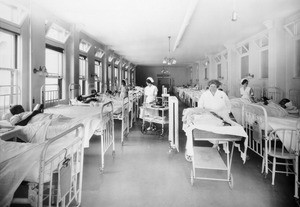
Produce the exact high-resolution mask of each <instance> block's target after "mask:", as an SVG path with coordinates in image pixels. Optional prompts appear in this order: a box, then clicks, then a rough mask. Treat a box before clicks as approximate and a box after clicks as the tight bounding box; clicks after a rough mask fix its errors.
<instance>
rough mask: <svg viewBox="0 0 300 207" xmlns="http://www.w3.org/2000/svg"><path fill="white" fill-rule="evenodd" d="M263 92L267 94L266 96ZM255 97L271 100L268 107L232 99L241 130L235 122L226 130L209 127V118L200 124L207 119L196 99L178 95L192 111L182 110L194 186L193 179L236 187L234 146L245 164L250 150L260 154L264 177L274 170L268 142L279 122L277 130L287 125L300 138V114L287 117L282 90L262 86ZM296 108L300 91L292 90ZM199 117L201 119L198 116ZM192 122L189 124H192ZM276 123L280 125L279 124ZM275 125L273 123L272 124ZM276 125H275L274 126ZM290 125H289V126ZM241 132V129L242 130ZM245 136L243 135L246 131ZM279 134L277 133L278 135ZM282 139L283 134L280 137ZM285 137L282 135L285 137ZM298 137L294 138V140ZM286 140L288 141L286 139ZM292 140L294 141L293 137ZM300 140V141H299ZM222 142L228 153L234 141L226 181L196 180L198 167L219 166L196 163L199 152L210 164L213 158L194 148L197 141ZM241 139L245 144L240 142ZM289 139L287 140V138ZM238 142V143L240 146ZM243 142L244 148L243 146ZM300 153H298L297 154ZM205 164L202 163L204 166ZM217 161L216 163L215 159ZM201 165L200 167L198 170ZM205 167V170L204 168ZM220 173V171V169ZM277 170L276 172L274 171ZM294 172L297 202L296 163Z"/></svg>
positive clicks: (291, 95)
mask: <svg viewBox="0 0 300 207" xmlns="http://www.w3.org/2000/svg"><path fill="white" fill-rule="evenodd" d="M263 91H264V93H263ZM254 93H255V96H256V97H255V98H256V99H257V100H258V99H260V98H261V97H260V96H261V94H263V96H265V97H267V98H269V99H270V101H269V103H271V104H268V105H264V104H262V103H250V102H248V101H246V100H244V99H241V98H232V99H230V102H231V112H232V114H233V117H232V120H234V122H235V123H237V124H238V125H239V127H238V128H235V127H236V124H234V123H233V122H230V120H229V121H228V120H227V121H228V122H230V123H231V126H229V127H228V126H223V127H212V126H208V125H207V122H208V121H207V119H204V121H202V122H201V120H200V121H199V117H200V116H198V115H200V114H201V116H205V114H204V113H203V111H201V110H200V109H197V107H196V106H197V104H191V103H195V102H196V101H194V100H186V99H185V96H184V94H183V93H181V96H180V95H179V93H178V94H177V96H178V98H179V99H180V100H181V101H182V102H184V103H186V104H187V105H188V106H190V107H191V108H187V109H185V110H184V111H183V130H184V131H185V132H186V135H187V143H186V159H187V160H188V161H191V162H192V167H193V168H192V171H191V183H192V184H193V182H194V179H197V178H198V179H206V180H221V181H228V182H229V186H230V187H231V188H232V187H233V178H232V174H231V171H230V168H231V164H232V163H231V161H232V154H233V147H234V146H236V147H238V149H239V151H240V152H241V157H242V159H243V161H244V163H245V162H246V160H247V159H246V158H249V156H247V149H250V150H252V151H253V152H254V153H255V154H257V155H259V156H260V157H261V158H262V173H264V175H265V176H267V174H268V173H269V172H270V171H271V169H270V168H269V166H268V165H269V164H270V163H269V161H266V160H268V157H267V153H265V152H266V151H267V150H268V149H267V148H268V147H270V146H269V142H268V140H269V139H271V135H270V134H271V132H272V133H273V134H274V132H275V131H276V130H275V128H274V126H275V124H277V123H279V127H278V128H277V129H278V130H285V128H282V126H281V124H282V123H285V126H287V130H290V129H294V131H298V133H296V134H298V136H299V133H300V118H299V113H298V114H288V112H287V111H285V110H284V109H283V108H281V107H280V106H279V104H278V102H279V101H280V100H281V99H282V98H283V97H282V91H281V90H280V89H279V88H276V87H270V88H266V89H264V90H263V89H261V88H259V87H255V88H254ZM288 98H289V99H290V100H291V101H292V102H293V105H294V106H297V107H298V110H299V106H300V90H299V89H291V90H290V91H289V97H288ZM197 116H198V117H197ZM189 120H190V121H189ZM276 122H277V123H276ZM271 123H272V124H271ZM274 123H275V124H274ZM288 124H290V126H288ZM241 129H242V130H241ZM242 131H244V132H245V134H243V132H242ZM277 135H278V134H277ZM278 136H279V138H280V139H281V136H282V135H280V134H279V135H278ZM282 138H283V136H282ZM293 138H295V137H293ZM285 139H286V138H285ZM290 139H292V138H290ZM296 139H299V140H300V138H299V137H298V138H296ZM199 140H200V141H201V140H206V141H216V140H217V141H220V142H223V143H226V144H227V146H225V152H228V151H229V148H228V146H229V142H233V145H232V149H231V155H230V153H227V166H225V167H223V170H225V171H227V177H226V178H225V179H215V178H207V177H197V176H196V175H195V169H196V168H197V165H198V168H203V166H204V168H205V169H207V168H209V169H216V166H212V165H210V166H208V165H205V164H204V165H203V162H202V161H203V160H202V161H199V160H196V158H197V153H198V152H200V153H202V154H201V157H202V158H201V159H206V158H207V159H208V161H209V163H211V157H208V156H209V155H207V154H210V152H208V151H205V150H204V151H203V149H200V148H197V147H195V146H194V144H195V141H199ZM241 140H242V141H243V142H241ZM286 140H287V139H286ZM286 140H285V141H283V142H286V143H282V144H283V145H288V146H285V147H286V149H288V148H291V147H292V146H291V145H292V144H295V145H297V143H298V142H296V143H292V141H286ZM237 143H238V144H237ZM241 143H243V145H241ZM295 149H297V147H295V146H293V150H295ZM296 153H298V152H296ZM201 162H202V163H201ZM214 162H215V160H214ZM199 163H200V164H199ZM199 165H200V167H199ZM201 165H202V167H201ZM218 169H219V170H220V168H218ZM273 170H274V169H273ZM294 171H295V173H296V175H297V176H295V185H294V197H295V198H296V199H299V195H298V188H299V182H298V166H297V163H296V166H295V165H294ZM272 184H274V180H273V181H272Z"/></svg>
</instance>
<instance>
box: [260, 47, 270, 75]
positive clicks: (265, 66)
mask: <svg viewBox="0 0 300 207" xmlns="http://www.w3.org/2000/svg"><path fill="white" fill-rule="evenodd" d="M268 73H269V51H268V49H266V50H261V53H260V75H261V78H268V76H269V75H268Z"/></svg>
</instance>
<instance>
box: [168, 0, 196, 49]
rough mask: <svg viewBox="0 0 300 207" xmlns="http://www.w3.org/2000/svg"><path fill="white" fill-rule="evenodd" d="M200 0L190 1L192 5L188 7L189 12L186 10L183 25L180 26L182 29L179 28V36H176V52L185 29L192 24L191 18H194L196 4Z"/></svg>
mask: <svg viewBox="0 0 300 207" xmlns="http://www.w3.org/2000/svg"><path fill="white" fill-rule="evenodd" d="M198 1H199V0H192V1H191V2H190V5H189V6H188V8H187V12H186V14H185V17H184V20H183V23H182V25H181V28H180V30H179V33H178V35H177V38H176V41H175V44H174V47H173V52H174V51H175V50H176V48H177V47H178V46H179V44H180V41H181V39H182V37H183V34H184V32H185V30H186V28H187V26H188V25H189V24H190V22H191V18H192V16H193V13H194V11H195V9H196V6H197V4H198Z"/></svg>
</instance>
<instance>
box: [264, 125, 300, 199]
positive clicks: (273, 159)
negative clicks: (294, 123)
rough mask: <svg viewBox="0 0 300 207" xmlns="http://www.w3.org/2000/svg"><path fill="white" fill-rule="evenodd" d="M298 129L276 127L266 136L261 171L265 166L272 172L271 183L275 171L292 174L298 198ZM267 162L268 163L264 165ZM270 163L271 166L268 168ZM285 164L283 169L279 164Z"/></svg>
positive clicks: (273, 179) (273, 181)
mask: <svg viewBox="0 0 300 207" xmlns="http://www.w3.org/2000/svg"><path fill="white" fill-rule="evenodd" d="M299 139H300V138H299V129H276V130H273V131H272V132H271V133H270V134H269V136H268V138H267V147H265V150H264V153H265V156H264V160H263V163H262V173H263V172H264V170H265V169H264V168H265V167H267V170H266V171H267V172H268V171H270V172H271V173H272V185H274V183H275V174H276V173H285V174H286V175H288V174H294V176H295V195H294V197H296V198H298V160H299V157H298V156H299ZM266 162H268V165H266ZM269 165H272V168H268V166H269ZM280 165H281V166H285V170H283V169H279V166H280Z"/></svg>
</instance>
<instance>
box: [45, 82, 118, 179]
mask: <svg viewBox="0 0 300 207" xmlns="http://www.w3.org/2000/svg"><path fill="white" fill-rule="evenodd" d="M78 85H79V84H70V86H69V92H70V93H69V94H71V91H72V90H77V89H74V87H78ZM45 88H46V87H45V85H44V86H42V87H41V102H42V103H43V104H44V108H49V106H50V107H51V106H55V105H58V102H59V99H54V100H51V99H50V100H44V99H43V98H44V97H55V96H49V95H47V93H48V92H49V91H45ZM58 89H59V87H58ZM79 89H80V87H79ZM79 91H80V90H79ZM50 93H52V94H59V91H56V92H55V91H54V90H53V91H50ZM49 103H50V104H49ZM56 103H57V104H56ZM70 107H72V106H70ZM105 108H108V111H106V112H105V113H103V112H104V109H105ZM100 111H101V120H105V122H103V124H104V125H105V127H103V129H101V130H100V129H99V130H96V131H95V132H94V134H95V135H100V137H101V166H100V172H101V173H102V172H103V171H104V155H105V153H106V152H107V151H108V149H109V148H110V146H112V148H113V151H112V156H113V157H115V134H114V121H113V104H112V102H111V101H110V102H107V103H105V104H103V105H102V108H101V110H100Z"/></svg>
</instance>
